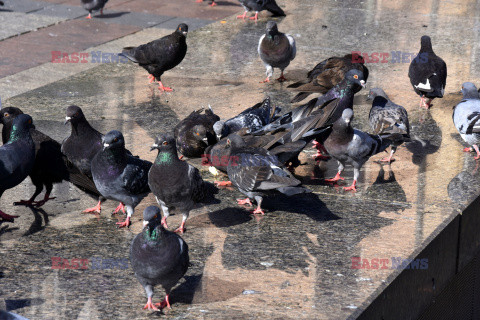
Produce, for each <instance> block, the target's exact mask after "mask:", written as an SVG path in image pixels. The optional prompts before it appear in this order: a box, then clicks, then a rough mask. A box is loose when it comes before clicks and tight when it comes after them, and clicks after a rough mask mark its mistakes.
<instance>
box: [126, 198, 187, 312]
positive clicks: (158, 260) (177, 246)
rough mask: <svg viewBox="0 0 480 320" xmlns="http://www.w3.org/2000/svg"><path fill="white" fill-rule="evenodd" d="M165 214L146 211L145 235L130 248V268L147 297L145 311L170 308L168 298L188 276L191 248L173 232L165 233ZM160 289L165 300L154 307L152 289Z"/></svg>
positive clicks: (139, 237) (151, 207)
mask: <svg viewBox="0 0 480 320" xmlns="http://www.w3.org/2000/svg"><path fill="white" fill-rule="evenodd" d="M161 216H162V213H161V212H160V209H159V208H158V207H156V206H149V207H147V208H145V210H144V211H143V231H142V232H141V233H139V234H137V235H136V236H135V238H134V239H133V241H132V245H131V246H130V264H131V265H132V269H133V271H134V272H135V276H136V277H137V279H138V281H139V282H140V284H141V285H142V286H143V288H145V292H146V293H147V298H148V301H147V304H146V305H145V306H144V307H143V309H148V310H155V311H157V310H158V308H157V306H158V307H160V308H164V307H167V308H170V301H169V296H170V292H171V290H172V288H173V286H175V284H176V283H177V282H178V280H180V279H181V278H182V277H183V276H184V275H185V273H186V272H187V269H188V266H189V263H190V262H189V257H188V245H187V243H186V242H185V241H184V240H183V239H182V238H181V237H180V236H178V235H177V234H175V233H174V232H170V231H168V230H165V228H163V226H162V222H161ZM156 285H161V286H162V287H163V289H164V290H165V293H166V296H165V299H164V300H163V301H162V302H160V303H155V304H154V303H153V302H152V297H153V288H154V287H155V286H156Z"/></svg>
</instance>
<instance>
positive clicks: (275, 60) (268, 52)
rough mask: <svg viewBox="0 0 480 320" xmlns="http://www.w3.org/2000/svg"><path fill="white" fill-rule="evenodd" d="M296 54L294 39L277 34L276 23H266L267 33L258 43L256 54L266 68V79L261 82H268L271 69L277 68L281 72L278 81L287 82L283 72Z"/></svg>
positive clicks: (280, 33) (283, 34) (286, 35)
mask: <svg viewBox="0 0 480 320" xmlns="http://www.w3.org/2000/svg"><path fill="white" fill-rule="evenodd" d="M296 53H297V48H296V46H295V39H293V37H292V36H291V35H289V34H285V33H282V32H279V31H278V28H277V23H276V22H274V21H268V22H267V31H266V32H265V34H264V35H262V36H261V37H260V40H259V41H258V54H259V55H260V59H262V61H263V64H264V65H265V67H266V68H267V72H266V74H267V78H266V79H265V80H264V81H263V82H270V77H272V76H273V68H279V69H280V70H281V71H282V73H281V75H280V78H278V79H277V80H278V81H280V82H283V81H285V80H287V79H286V78H285V77H284V76H283V70H285V68H286V67H288V65H289V64H290V61H292V60H293V59H295V55H296Z"/></svg>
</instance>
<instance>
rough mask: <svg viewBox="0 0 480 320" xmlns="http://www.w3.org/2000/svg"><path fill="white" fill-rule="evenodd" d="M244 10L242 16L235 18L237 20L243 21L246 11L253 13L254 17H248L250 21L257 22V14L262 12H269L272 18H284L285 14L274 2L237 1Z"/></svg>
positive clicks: (257, 0)
mask: <svg viewBox="0 0 480 320" xmlns="http://www.w3.org/2000/svg"><path fill="white" fill-rule="evenodd" d="M238 1H240V4H241V5H242V6H243V8H245V12H244V13H243V15H240V16H237V19H245V18H246V17H247V12H248V11H255V16H253V17H250V20H255V21H257V20H258V13H259V12H260V11H263V10H268V11H270V12H271V13H272V14H273V16H274V17H278V16H280V17H282V16H285V12H283V10H282V9H281V8H280V7H279V6H278V5H277V3H276V2H275V0H238Z"/></svg>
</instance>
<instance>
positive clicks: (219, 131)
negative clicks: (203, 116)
mask: <svg viewBox="0 0 480 320" xmlns="http://www.w3.org/2000/svg"><path fill="white" fill-rule="evenodd" d="M224 128H225V121H223V120H220V121H217V122H215V123H214V124H213V131H215V135H216V136H217V140H220V139H221V138H222V137H223V130H224Z"/></svg>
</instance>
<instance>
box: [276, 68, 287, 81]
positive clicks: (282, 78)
mask: <svg viewBox="0 0 480 320" xmlns="http://www.w3.org/2000/svg"><path fill="white" fill-rule="evenodd" d="M277 81H278V82H284V81H287V78H285V76H284V75H283V71H282V74H281V75H280V78H278V79H277Z"/></svg>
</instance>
